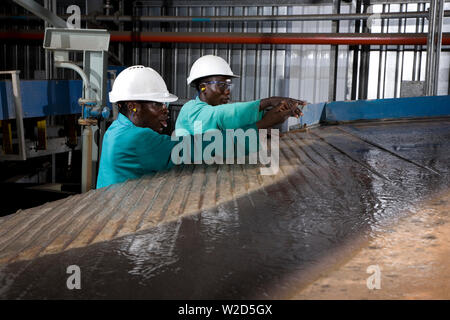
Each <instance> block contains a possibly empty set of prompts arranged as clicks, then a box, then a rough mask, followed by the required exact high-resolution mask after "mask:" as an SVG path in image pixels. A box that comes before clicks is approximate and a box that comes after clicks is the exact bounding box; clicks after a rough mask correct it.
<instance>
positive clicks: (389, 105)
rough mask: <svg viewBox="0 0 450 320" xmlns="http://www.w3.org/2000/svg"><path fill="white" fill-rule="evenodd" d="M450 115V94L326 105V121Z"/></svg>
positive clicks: (339, 102)
mask: <svg viewBox="0 0 450 320" xmlns="http://www.w3.org/2000/svg"><path fill="white" fill-rule="evenodd" d="M439 116H450V95H447V96H427V97H409V98H395V99H378V100H356V101H336V102H330V103H327V104H326V105H325V119H324V120H325V122H328V123H335V122H347V121H356V120H378V119H400V118H422V117H439Z"/></svg>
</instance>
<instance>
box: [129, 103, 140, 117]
mask: <svg viewBox="0 0 450 320" xmlns="http://www.w3.org/2000/svg"><path fill="white" fill-rule="evenodd" d="M138 107H139V106H138V103H136V102H127V110H128V114H133V113H135V112H136V111H137V108H138Z"/></svg>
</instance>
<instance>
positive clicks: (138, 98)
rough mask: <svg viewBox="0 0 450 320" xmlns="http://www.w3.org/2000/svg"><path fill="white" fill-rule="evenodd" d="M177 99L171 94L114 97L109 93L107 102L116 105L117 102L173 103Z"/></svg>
mask: <svg viewBox="0 0 450 320" xmlns="http://www.w3.org/2000/svg"><path fill="white" fill-rule="evenodd" d="M177 100H178V97H177V96H176V95H174V94H171V93H165V94H163V95H161V94H143V95H128V96H123V95H122V96H121V97H120V98H118V97H116V96H115V95H114V93H113V92H110V93H109V101H110V102H111V103H116V102H119V101H155V102H175V101H177Z"/></svg>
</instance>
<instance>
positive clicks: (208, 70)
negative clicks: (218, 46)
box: [187, 55, 239, 86]
mask: <svg viewBox="0 0 450 320" xmlns="http://www.w3.org/2000/svg"><path fill="white" fill-rule="evenodd" d="M209 76H227V77H232V78H239V76H237V75H235V74H233V71H231V68H230V66H229V65H228V63H227V62H226V61H225V60H224V59H222V58H221V57H218V56H213V55H206V56H203V57H200V58H198V59H197V60H196V61H195V62H194V64H193V65H192V67H191V72H190V73H189V77H188V78H187V84H188V85H192V86H193V85H194V84H193V82H194V81H195V80H197V79H200V78H203V77H209Z"/></svg>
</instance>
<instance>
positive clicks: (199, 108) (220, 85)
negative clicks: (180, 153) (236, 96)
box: [175, 55, 306, 136]
mask: <svg viewBox="0 0 450 320" xmlns="http://www.w3.org/2000/svg"><path fill="white" fill-rule="evenodd" d="M237 77H238V76H237V75H235V74H233V72H232V70H231V68H230V66H229V65H228V63H227V62H226V61H225V60H224V59H222V58H221V57H218V56H214V55H206V56H202V57H200V58H199V59H197V60H196V61H195V62H194V64H193V65H192V68H191V70H190V73H189V77H188V79H187V83H188V85H191V86H193V87H195V88H196V90H197V92H198V95H197V97H196V98H195V99H193V100H190V101H188V102H187V103H186V104H184V105H183V107H182V108H181V110H180V113H179V115H178V118H177V121H176V125H175V134H176V135H177V136H184V135H189V134H194V133H199V132H198V130H199V129H198V128H199V126H198V124H199V123H200V124H201V131H202V133H204V132H207V131H209V130H214V129H215V130H217V129H219V130H226V129H237V128H243V127H245V126H247V125H249V124H251V123H255V122H256V123H258V121H260V120H261V119H262V117H263V114H264V113H265V112H266V110H267V109H268V108H269V107H275V106H279V105H280V104H281V103H282V102H283V103H285V104H286V106H287V107H288V108H290V109H293V110H294V111H293V112H292V114H291V116H294V117H297V118H298V117H299V116H300V115H301V114H302V113H301V110H300V109H299V108H296V107H297V106H303V105H305V104H306V102H305V101H301V100H296V99H291V98H285V97H270V98H265V99H261V100H256V101H250V102H237V103H229V101H230V94H231V88H232V85H233V83H232V78H237ZM194 129H195V130H194Z"/></svg>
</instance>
